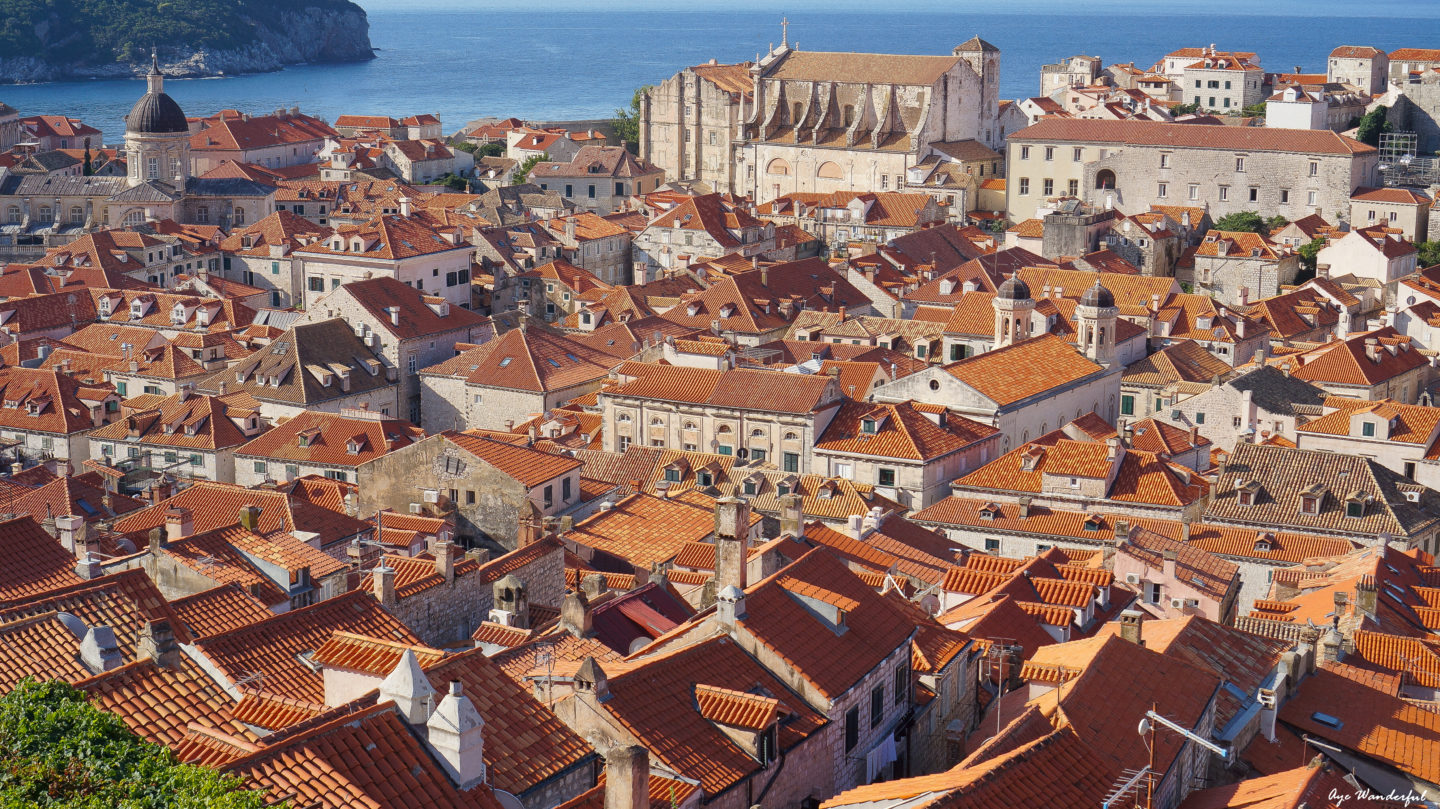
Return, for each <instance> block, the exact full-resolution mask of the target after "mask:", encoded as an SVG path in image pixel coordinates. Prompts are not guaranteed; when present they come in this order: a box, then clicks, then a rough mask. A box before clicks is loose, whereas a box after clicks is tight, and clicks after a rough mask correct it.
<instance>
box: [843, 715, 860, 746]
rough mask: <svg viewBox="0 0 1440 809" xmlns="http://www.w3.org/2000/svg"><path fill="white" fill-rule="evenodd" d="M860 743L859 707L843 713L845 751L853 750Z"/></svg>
mask: <svg viewBox="0 0 1440 809" xmlns="http://www.w3.org/2000/svg"><path fill="white" fill-rule="evenodd" d="M859 743H860V706H858V705H857V706H855V707H854V708H851V709H850V710H848V711H846V712H845V749H846V750H847V751H848V750H854V749H855V745H857V744H859Z"/></svg>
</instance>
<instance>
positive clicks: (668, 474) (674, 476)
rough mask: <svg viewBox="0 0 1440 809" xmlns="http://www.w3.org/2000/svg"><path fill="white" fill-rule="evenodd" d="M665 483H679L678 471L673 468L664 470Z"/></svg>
mask: <svg viewBox="0 0 1440 809" xmlns="http://www.w3.org/2000/svg"><path fill="white" fill-rule="evenodd" d="M665 482H666V483H679V482H680V470H679V469H675V468H673V467H672V468H670V469H666V470H665Z"/></svg>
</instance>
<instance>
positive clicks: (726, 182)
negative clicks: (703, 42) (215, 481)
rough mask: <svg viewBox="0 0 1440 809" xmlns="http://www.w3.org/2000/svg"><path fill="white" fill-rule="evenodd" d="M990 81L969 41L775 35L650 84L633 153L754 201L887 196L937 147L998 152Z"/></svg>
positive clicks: (995, 74)
mask: <svg viewBox="0 0 1440 809" xmlns="http://www.w3.org/2000/svg"><path fill="white" fill-rule="evenodd" d="M742 70H743V71H745V72H748V74H749V79H750V81H749V87H748V88H744V87H742V86H740V83H739V82H738V81H737V73H739V72H740V71H742ZM712 85H713V86H712ZM999 86H1000V50H999V48H996V47H995V46H994V45H991V44H990V43H988V42H986V41H984V40H983V39H980V38H979V37H975V38H972V39H971V40H969V41H968V42H965V43H964V44H962V45H959V46H957V47H956V48H955V49H954V50H953V51H952V52H951V53H950V54H948V55H943V56H928V55H895V54H872V53H840V52H824V51H802V50H800V49H799V47H798V44H797V45H793V46H792V45H791V44H790V43H789V41H788V35H786V36H782V39H781V43H780V46H779V47H778V48H772V49H771V50H770V51H769V53H767V54H765V55H764V56H763V57H760V58H758V59H757V60H756V61H755V62H753V63H746V64H744V65H709V66H700V67H696V68H687V69H686V70H684V71H681V73H680V74H678V75H677V76H675V77H673V78H671V79H670V80H667V81H666V82H664V83H662V84H661V85H658V86H657V87H654V88H651V89H650V90H649V91H648V92H647V93H646V95H645V97H644V98H643V99H642V104H641V110H640V115H641V121H640V133H641V134H640V138H641V143H640V148H641V155H642V156H643V157H645V158H646V159H648V160H650V161H651V162H653V163H655V164H656V165H658V166H660V167H661V168H663V169H665V173H666V176H667V177H670V178H673V179H678V180H701V181H703V182H705V183H706V184H707V185H709V186H710V187H711V188H713V189H714V190H718V191H728V192H731V193H736V194H743V195H746V196H749V197H751V198H752V199H754V200H755V201H756V202H762V203H763V202H768V201H769V200H772V199H774V198H776V197H778V196H782V195H784V194H791V193H821V194H826V193H832V192H835V191H862V192H863V191H898V190H901V189H902V188H903V187H904V185H905V174H906V169H908V168H910V167H911V166H914V165H916V164H917V163H919V162H920V161H921V160H923V159H925V158H926V157H927V156H929V155H931V154H933V153H935V152H936V151H937V149H936V148H935V146H936V144H946V143H956V142H960V141H976V142H978V143H981V144H984V145H985V146H987V147H989V148H991V149H997V150H998V149H1000V148H1001V146H1002V144H1003V142H1004V139H1005V138H1004V132H1003V131H1002V129H1001V126H1000V110H999V106H1000V102H999ZM727 159H728V162H726V161H727Z"/></svg>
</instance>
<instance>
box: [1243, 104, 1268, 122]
mask: <svg viewBox="0 0 1440 809" xmlns="http://www.w3.org/2000/svg"><path fill="white" fill-rule="evenodd" d="M1240 114H1241V115H1246V116H1249V117H1251V118H1264V117H1265V102H1264V101H1261V102H1260V103H1258V104H1251V105H1250V106H1248V107H1245V108H1243V109H1241V110H1240Z"/></svg>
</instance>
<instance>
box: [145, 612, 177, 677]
mask: <svg viewBox="0 0 1440 809" xmlns="http://www.w3.org/2000/svg"><path fill="white" fill-rule="evenodd" d="M135 655H136V657H148V658H150V659H151V660H154V661H155V663H156V665H159V666H162V667H164V668H167V669H176V668H179V667H180V646H179V645H178V644H176V643H175V630H174V629H172V628H171V627H170V622H169V621H164V620H160V621H146V622H145V626H144V627H143V628H142V629H141V630H140V637H139V641H138V643H137V644H136V649H135Z"/></svg>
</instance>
